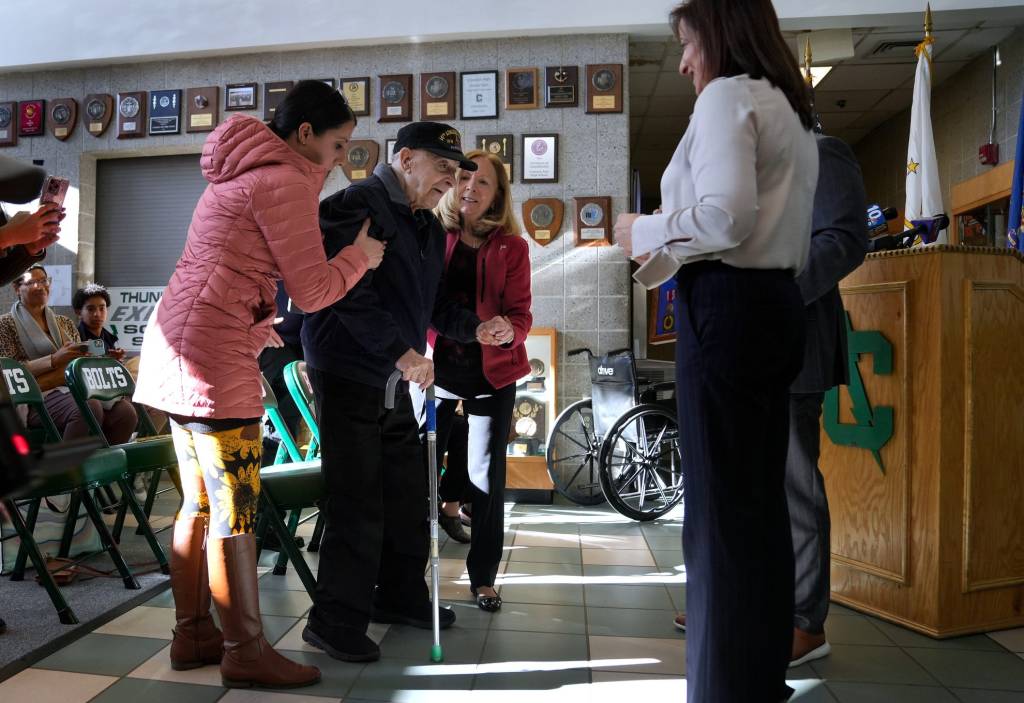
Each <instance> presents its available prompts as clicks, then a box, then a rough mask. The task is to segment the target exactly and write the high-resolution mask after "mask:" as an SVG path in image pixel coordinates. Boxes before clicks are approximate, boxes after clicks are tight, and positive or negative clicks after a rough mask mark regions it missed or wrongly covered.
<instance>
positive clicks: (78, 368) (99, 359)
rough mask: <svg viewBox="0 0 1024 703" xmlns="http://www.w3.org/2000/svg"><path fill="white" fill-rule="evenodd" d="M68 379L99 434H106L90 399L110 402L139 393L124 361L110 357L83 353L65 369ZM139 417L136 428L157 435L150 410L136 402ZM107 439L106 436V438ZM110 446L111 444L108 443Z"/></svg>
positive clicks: (143, 434) (84, 414) (87, 419)
mask: <svg viewBox="0 0 1024 703" xmlns="http://www.w3.org/2000/svg"><path fill="white" fill-rule="evenodd" d="M64 380H65V382H66V383H67V384H68V388H69V389H71V395H72V396H74V398H75V402H76V403H77V404H78V409H79V411H80V412H81V413H82V417H83V418H84V419H85V422H86V424H87V425H88V426H89V431H90V432H91V433H92V434H94V435H96V436H97V437H104V435H103V427H102V426H101V425H100V423H99V421H98V420H97V419H96V416H95V415H93V413H92V408H90V407H89V401H90V400H99V401H109V400H120V399H121V398H128V400H129V401H131V398H132V395H133V394H134V393H135V381H134V379H132V375H131V374H130V373H129V372H128V369H126V368H125V367H124V366H123V365H122V364H121V362H120V361H118V360H117V359H112V358H110V357H107V356H82V357H79V358H77V359H74V360H73V361H72V362H71V363H70V364H68V367H67V369H65V370H64ZM133 405H135V409H136V411H137V415H138V416H139V424H138V427H137V428H136V429H137V431H138V433H139V436H140V437H148V436H152V435H155V434H156V428H155V427H154V426H153V421H152V420H150V419H149V413H147V412H146V409H145V408H143V407H141V406H140V405H138V404H135V403H133ZM104 440H105V438H104ZM108 446H109V443H108Z"/></svg>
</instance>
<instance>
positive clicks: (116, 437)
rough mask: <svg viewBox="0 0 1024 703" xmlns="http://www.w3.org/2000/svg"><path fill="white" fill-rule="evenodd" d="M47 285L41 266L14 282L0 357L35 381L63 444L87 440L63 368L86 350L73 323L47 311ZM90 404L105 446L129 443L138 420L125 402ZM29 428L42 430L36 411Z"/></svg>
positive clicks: (0, 329)
mask: <svg viewBox="0 0 1024 703" xmlns="http://www.w3.org/2000/svg"><path fill="white" fill-rule="evenodd" d="M51 282H52V281H51V279H50V277H49V276H48V275H47V274H46V269H45V268H43V267H42V266H41V265H39V264H35V265H34V266H32V267H31V268H29V269H28V271H26V272H25V273H24V274H22V275H21V277H19V278H17V279H15V281H14V283H13V284H12V285H13V286H14V291H15V293H16V294H17V296H18V300H17V302H15V303H14V305H13V306H11V312H10V313H8V314H7V315H3V316H0V356H6V357H9V358H11V359H14V360H15V361H20V362H21V363H22V364H24V365H25V366H26V367H27V368H28V370H29V372H30V373H31V374H32V375H33V376H35V378H36V382H37V383H38V384H39V387H40V388H41V389H42V390H43V399H44V402H45V404H46V411H47V412H48V413H49V415H50V417H51V418H52V419H53V422H54V424H55V425H57V429H58V430H59V431H61V432H63V433H64V439H74V438H76V437H85V436H87V435H88V434H89V426H88V425H87V424H86V423H85V420H84V419H83V418H82V415H81V413H80V412H79V410H78V406H77V405H76V404H75V399H74V398H72V397H71V392H70V390H69V389H68V387H67V385H65V383H64V369H65V368H66V367H67V365H68V364H69V363H71V361H72V360H73V359H77V358H78V357H80V356H85V347H84V345H83V344H82V339H81V337H79V335H78V330H77V329H76V328H75V323H74V322H73V321H72V320H71V318H68V317H65V316H63V315H57V314H56V313H54V312H53V310H51V309H50V308H49V307H48V306H47V303H49V301H50V283H51ZM89 405H90V407H91V408H92V412H93V414H94V415H95V416H96V418H97V419H98V420H99V421H100V425H101V426H102V427H103V434H104V435H106V437H107V441H108V442H110V443H111V444H121V443H122V442H127V441H128V440H129V439H130V438H131V436H132V432H133V431H134V430H135V425H136V423H137V421H138V415H137V414H136V412H135V408H134V407H133V406H132V404H131V403H130V402H129V401H128V399H126V398H122V399H120V400H118V401H117V402H115V403H113V404H112V405H111V407H109V408H104V407H103V405H102V404H101V403H100V402H99V401H98V400H90V401H89ZM28 424H29V426H30V427H38V426H39V425H40V421H39V418H38V416H36V414H35V412H34V411H30V412H29V415H28Z"/></svg>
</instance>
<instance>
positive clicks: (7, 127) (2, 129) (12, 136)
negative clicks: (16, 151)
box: [0, 103, 18, 146]
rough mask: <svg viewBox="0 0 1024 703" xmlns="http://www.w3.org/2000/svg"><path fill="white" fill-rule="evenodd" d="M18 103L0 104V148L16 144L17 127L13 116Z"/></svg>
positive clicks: (16, 111) (16, 110) (15, 113)
mask: <svg viewBox="0 0 1024 703" xmlns="http://www.w3.org/2000/svg"><path fill="white" fill-rule="evenodd" d="M17 114H18V103H0V146H14V145H15V144H17V143H18V126H17V125H16V124H15V116H16V115H17Z"/></svg>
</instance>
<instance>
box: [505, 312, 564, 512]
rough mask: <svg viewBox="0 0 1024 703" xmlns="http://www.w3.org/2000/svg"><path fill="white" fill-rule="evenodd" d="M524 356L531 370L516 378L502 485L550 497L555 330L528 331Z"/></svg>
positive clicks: (555, 384) (540, 497)
mask: <svg viewBox="0 0 1024 703" xmlns="http://www.w3.org/2000/svg"><path fill="white" fill-rule="evenodd" d="M526 356H527V358H528V359H529V360H530V372H529V373H528V374H527V375H525V376H523V377H522V378H521V379H519V380H518V381H516V404H515V407H514V408H513V410H512V426H511V427H510V428H509V441H508V447H507V455H508V469H507V476H506V480H505V486H506V488H508V489H515V490H518V491H530V492H533V491H538V493H537V494H535V495H531V497H532V498H533V499H536V500H545V499H547V500H550V497H551V496H550V493H551V490H552V488H553V486H552V483H551V479H550V477H549V476H548V470H547V460H546V458H545V454H546V452H547V445H546V442H547V435H548V431H549V430H550V429H551V426H552V425H553V424H554V422H555V416H556V411H557V408H556V407H555V406H556V403H557V400H558V333H557V332H556V330H554V329H552V328H535V329H533V330H531V331H530V334H529V336H528V337H527V338H526ZM539 492H545V493H546V495H545V494H542V493H539Z"/></svg>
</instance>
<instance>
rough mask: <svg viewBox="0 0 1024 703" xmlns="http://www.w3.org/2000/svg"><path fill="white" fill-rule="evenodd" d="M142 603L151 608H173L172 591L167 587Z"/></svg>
mask: <svg viewBox="0 0 1024 703" xmlns="http://www.w3.org/2000/svg"><path fill="white" fill-rule="evenodd" d="M143 605H148V606H151V607H153V608H173V607H174V593H173V592H172V591H171V589H169V588H168V589H167V590H166V591H163V592H162V593H160V594H158V595H155V596H153V597H152V598H150V599H149V600H148V601H146V602H145V603H143Z"/></svg>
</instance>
